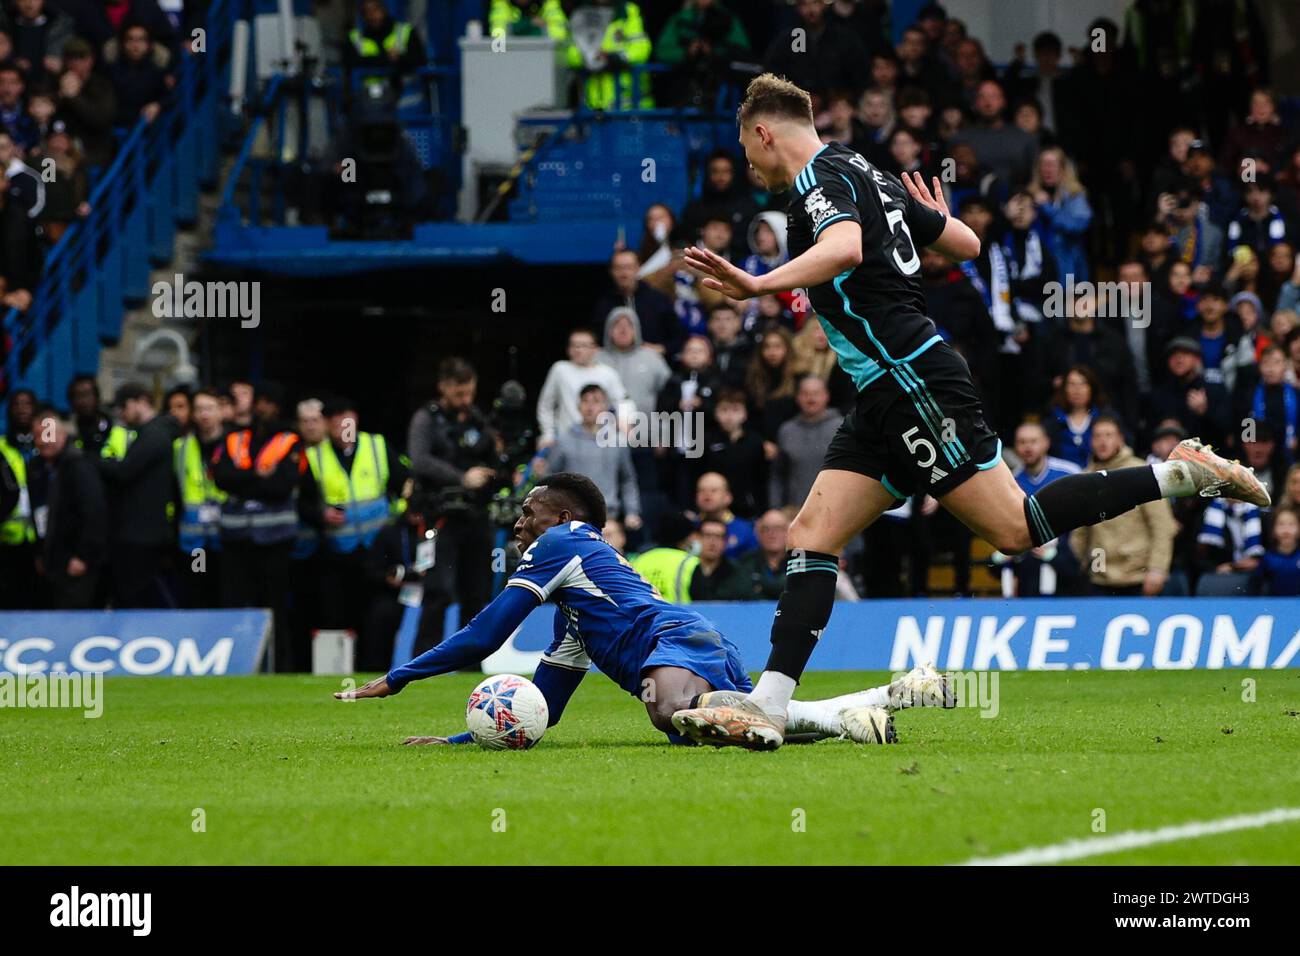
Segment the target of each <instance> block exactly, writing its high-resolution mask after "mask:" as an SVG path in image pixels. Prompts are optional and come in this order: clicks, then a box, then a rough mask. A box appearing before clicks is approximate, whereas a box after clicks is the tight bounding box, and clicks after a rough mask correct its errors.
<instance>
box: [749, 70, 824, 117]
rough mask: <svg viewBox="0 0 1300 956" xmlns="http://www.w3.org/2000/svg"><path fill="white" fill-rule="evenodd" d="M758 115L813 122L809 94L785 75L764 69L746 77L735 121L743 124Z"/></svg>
mask: <svg viewBox="0 0 1300 956" xmlns="http://www.w3.org/2000/svg"><path fill="white" fill-rule="evenodd" d="M759 116H778V117H785V118H787V119H793V120H802V121H803V122H805V123H807V124H808V125H809V126H812V125H813V111H812V97H811V96H809V95H808V93H807V92H806V91H805V90H802V89H800V88H799V87H798V86H796V85H795V84H794V83H791V82H790V81H789V80H787V79H786V78H785V77H784V76H777V75H776V74H775V73H764V74H762V75H761V76H756V77H754V78H753V79H752V80H750V81H749V86H748V87H747V88H746V90H745V99H744V101H743V102H742V103H741V104H740V109H738V110H736V125H738V126H746V125H748V124H749V123H751V122H753V121H754V120H755V119H756V118H757V117H759Z"/></svg>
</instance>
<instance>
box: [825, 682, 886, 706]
mask: <svg viewBox="0 0 1300 956" xmlns="http://www.w3.org/2000/svg"><path fill="white" fill-rule="evenodd" d="M817 703H819V704H822V705H824V706H826V707H829V708H830V709H831V710H833V711H834V712H835V713H839V712H840V711H841V710H844V709H845V708H848V707H888V706H889V685H888V684H885V685H883V686H881V687H873V688H871V689H870V690H860V691H857V692H855V693H852V694H843V695H842V696H840V697H831V698H829V699H827V700H819V701H818V702H817Z"/></svg>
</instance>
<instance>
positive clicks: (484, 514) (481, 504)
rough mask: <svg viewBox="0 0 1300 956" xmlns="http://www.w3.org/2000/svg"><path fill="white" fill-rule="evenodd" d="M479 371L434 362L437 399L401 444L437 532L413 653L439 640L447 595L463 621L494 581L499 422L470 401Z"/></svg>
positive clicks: (453, 361) (461, 363)
mask: <svg viewBox="0 0 1300 956" xmlns="http://www.w3.org/2000/svg"><path fill="white" fill-rule="evenodd" d="M477 392H478V375H477V374H476V373H475V371H474V367H473V366H472V365H470V364H469V363H468V362H466V361H465V360H464V359H460V358H447V359H443V361H442V363H441V364H440V365H439V366H438V399H437V401H434V402H430V403H429V404H427V405H425V406H424V407H422V408H420V409H418V410H417V411H416V413H415V414H414V415H412V416H411V425H410V428H409V430H408V432H407V438H406V448H407V453H408V454H409V455H410V459H411V474H412V475H413V476H414V477H415V479H416V481H417V482H418V484H419V488H420V491H421V492H423V493H425V494H427V495H429V496H430V497H431V499H432V502H431V504H430V506H429V508H428V511H427V514H426V517H427V519H428V521H429V524H430V525H431V527H432V528H433V529H434V530H435V531H436V532H437V534H436V537H435V539H434V541H435V548H436V552H435V553H436V557H435V564H434V566H433V568H432V569H431V570H430V571H429V573H427V574H426V575H425V576H424V606H423V611H422V613H421V615H420V631H419V635H418V636H417V637H416V641H415V653H416V654H417V655H418V654H422V653H424V652H425V651H427V650H428V649H429V648H431V647H434V646H436V645H437V644H439V643H441V641H442V638H443V619H444V618H445V616H446V613H447V607H448V605H450V604H451V602H452V600H453V599H454V600H456V601H458V602H459V604H460V626H461V627H464V626H465V625H466V624H468V623H469V621H470V619H471V618H473V617H474V615H475V614H477V613H478V612H479V610H480V609H481V608H482V607H483V605H484V604H486V603H487V599H488V596H489V593H490V590H491V586H492V547H493V531H494V528H493V525H492V521H491V518H490V517H489V515H488V508H487V505H488V502H489V501H490V499H491V498H492V495H493V494H494V493H495V492H496V490H497V488H498V487H499V485H500V482H499V481H498V476H497V463H498V461H499V451H498V441H497V433H496V429H495V428H493V427H492V424H491V423H490V422H489V421H488V418H487V416H486V415H484V414H483V412H481V411H480V410H479V409H478V407H477V406H475V404H474V399H475V396H476V395H477Z"/></svg>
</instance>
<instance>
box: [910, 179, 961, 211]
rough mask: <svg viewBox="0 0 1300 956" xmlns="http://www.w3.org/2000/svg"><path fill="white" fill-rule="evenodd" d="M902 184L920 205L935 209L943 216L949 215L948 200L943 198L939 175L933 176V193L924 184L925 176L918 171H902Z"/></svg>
mask: <svg viewBox="0 0 1300 956" xmlns="http://www.w3.org/2000/svg"><path fill="white" fill-rule="evenodd" d="M903 185H904V186H906V187H907V191H908V192H909V193H911V194H912V198H913V199H915V200H916V201H917V202H919V203H920V204H921V205H922V206H927V207H928V208H930V209H935V210H937V211H939V212H941V213H943V214H944V215H945V216H949V215H951V213H949V212H948V201H947V200H946V199H944V198H943V186H942V185H941V184H940V182H939V177H938V176H935V177H934V194H933V195H931V193H930V189H929V187H927V186H926V185H925V177H924V176H922V175H921V174H920V173H908V172H904V173H903Z"/></svg>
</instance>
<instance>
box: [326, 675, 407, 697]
mask: <svg viewBox="0 0 1300 956" xmlns="http://www.w3.org/2000/svg"><path fill="white" fill-rule="evenodd" d="M391 693H393V689H392V688H391V687H389V686H388V678H387V677H376V678H375V679H374V680H372V681H367V682H366V683H364V684H362V685H361V686H360V687H358V688H357V689H356V690H341V691H338V692H336V693H335V694H334V699H335V700H361V699H363V698H365V697H387V696H388V695H389V694H391Z"/></svg>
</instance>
